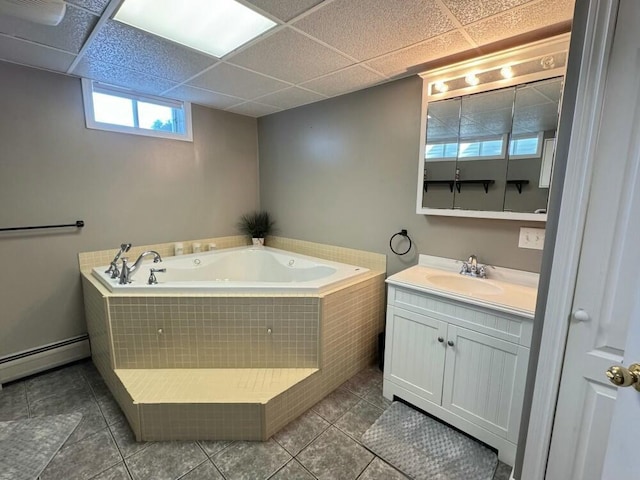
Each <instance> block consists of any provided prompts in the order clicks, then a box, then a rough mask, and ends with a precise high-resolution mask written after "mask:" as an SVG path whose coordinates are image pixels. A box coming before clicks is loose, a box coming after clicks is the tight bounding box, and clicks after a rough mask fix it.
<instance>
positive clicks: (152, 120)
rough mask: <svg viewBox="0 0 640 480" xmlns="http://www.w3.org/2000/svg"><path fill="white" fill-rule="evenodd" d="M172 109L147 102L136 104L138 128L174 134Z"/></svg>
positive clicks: (175, 127)
mask: <svg viewBox="0 0 640 480" xmlns="http://www.w3.org/2000/svg"><path fill="white" fill-rule="evenodd" d="M173 110H174V109H173V108H171V107H167V106H165V105H156V104H153V103H147V102H138V122H139V125H140V128H146V129H148V130H164V131H166V132H176V131H178V130H177V125H176V122H175V120H174V118H173V117H174V115H173Z"/></svg>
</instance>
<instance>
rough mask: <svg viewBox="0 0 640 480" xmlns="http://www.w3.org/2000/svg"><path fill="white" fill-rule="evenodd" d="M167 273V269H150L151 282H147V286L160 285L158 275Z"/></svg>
mask: <svg viewBox="0 0 640 480" xmlns="http://www.w3.org/2000/svg"><path fill="white" fill-rule="evenodd" d="M166 271H167V269H166V268H150V269H149V280H147V284H149V285H156V284H157V283H158V279H157V278H156V273H165V272H166Z"/></svg>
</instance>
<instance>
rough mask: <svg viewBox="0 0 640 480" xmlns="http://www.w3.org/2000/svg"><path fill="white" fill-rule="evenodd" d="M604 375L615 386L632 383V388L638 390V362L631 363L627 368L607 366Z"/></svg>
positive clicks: (639, 373)
mask: <svg viewBox="0 0 640 480" xmlns="http://www.w3.org/2000/svg"><path fill="white" fill-rule="evenodd" d="M606 375H607V377H608V378H609V380H610V381H611V383H613V384H614V385H615V386H616V387H629V386H631V385H633V388H635V389H636V390H638V391H639V392H640V364H638V363H632V364H631V365H629V368H625V367H622V366H617V365H616V366H613V367H609V369H608V370H607V372H606Z"/></svg>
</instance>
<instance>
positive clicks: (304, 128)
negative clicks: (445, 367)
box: [258, 77, 543, 273]
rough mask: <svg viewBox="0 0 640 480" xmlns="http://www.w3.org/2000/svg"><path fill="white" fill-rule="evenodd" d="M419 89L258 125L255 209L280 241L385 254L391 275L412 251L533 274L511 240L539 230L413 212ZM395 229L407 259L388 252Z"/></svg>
mask: <svg viewBox="0 0 640 480" xmlns="http://www.w3.org/2000/svg"><path fill="white" fill-rule="evenodd" d="M421 88H422V85H421V80H420V78H418V77H410V78H407V79H403V80H399V81H396V82H392V83H387V84H385V85H381V86H378V87H374V88H371V89H367V90H364V91H360V92H355V93H352V94H348V95H343V96H341V97H337V98H333V99H329V100H325V101H323V102H319V103H315V104H311V105H307V106H303V107H299V108H296V109H293V110H288V111H285V112H280V113H277V114H273V115H269V116H266V117H262V118H260V119H259V120H258V138H259V150H260V190H261V206H262V208H264V209H267V210H269V211H270V212H272V213H273V215H274V216H275V218H276V221H277V223H278V225H279V227H280V234H281V235H283V236H286V237H292V238H298V239H301V240H308V241H315V242H321V243H331V244H335V245H339V246H345V247H350V248H357V249H364V250H371V251H374V252H379V253H384V254H387V255H388V271H389V273H395V272H397V271H398V270H401V269H403V268H405V267H407V266H410V265H413V264H415V263H416V262H417V255H415V252H416V251H417V252H419V253H427V254H432V255H438V256H444V257H451V258H460V259H462V258H466V257H467V256H468V255H469V254H471V253H475V254H477V255H478V258H479V260H480V261H481V262H484V263H488V264H491V265H500V266H506V267H511V268H517V269H523V270H528V271H535V272H537V271H539V268H540V261H541V252H540V251H536V250H524V249H519V248H518V233H519V227H520V226H523V225H529V226H536V227H540V226H542V225H543V224H539V223H528V224H527V223H522V222H515V221H498V220H495V221H490V220H479V219H462V218H446V217H431V216H430V217H427V216H424V215H417V214H416V213H415V208H416V207H415V204H416V190H417V175H418V150H419V142H420V113H421V112H420V103H421V101H420V99H421ZM401 228H406V229H407V230H408V231H409V235H410V236H411V238H412V239H413V241H414V243H415V245H416V249H414V250H412V252H411V254H409V255H406V256H405V257H398V256H396V255H394V254H393V253H391V251H390V250H389V246H388V243H389V238H390V237H391V235H392V234H394V233H395V232H398V231H399V230H400V229H401ZM402 246H403V245H399V246H398V248H402Z"/></svg>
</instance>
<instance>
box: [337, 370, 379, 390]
mask: <svg viewBox="0 0 640 480" xmlns="http://www.w3.org/2000/svg"><path fill="white" fill-rule="evenodd" d="M381 385H382V372H381V371H380V370H379V369H378V367H368V368H365V369H364V370H362V371H360V372H358V373H357V374H356V375H354V376H353V377H351V378H350V379H349V380H347V381H346V382H345V383H343V384H342V388H346V389H347V390H349V391H350V392H351V393H354V394H356V395H358V396H359V397H364V396H365V395H366V394H367V392H368V391H369V390H371V389H372V388H373V387H375V386H381Z"/></svg>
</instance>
